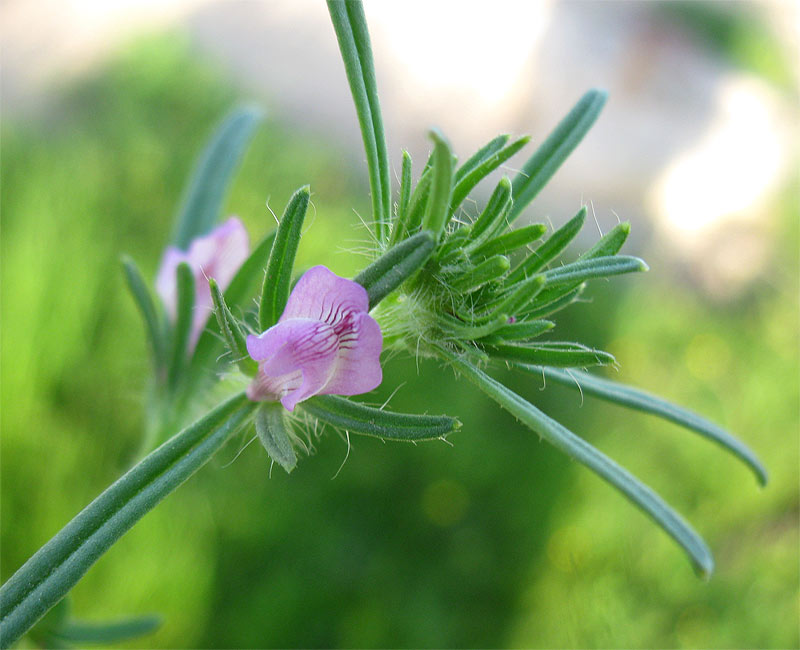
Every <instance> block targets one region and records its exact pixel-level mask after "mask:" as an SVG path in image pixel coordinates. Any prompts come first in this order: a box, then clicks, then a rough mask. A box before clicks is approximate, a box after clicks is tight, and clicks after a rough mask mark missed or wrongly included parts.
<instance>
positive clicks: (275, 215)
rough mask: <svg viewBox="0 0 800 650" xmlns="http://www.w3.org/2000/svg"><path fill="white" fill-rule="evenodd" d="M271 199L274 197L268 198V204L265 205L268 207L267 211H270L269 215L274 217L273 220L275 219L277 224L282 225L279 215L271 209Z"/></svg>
mask: <svg viewBox="0 0 800 650" xmlns="http://www.w3.org/2000/svg"><path fill="white" fill-rule="evenodd" d="M271 198H272V195H271V194H270V195H269V196H268V197H267V202H266V204H265V205H266V206H267V210H269V213H270V214H271V215H272V218H273V219H275V223H277V224H280V222H281V220H280V219H278V215H277V214H275V212H274V210H273V209H272V208H271V207H269V200H270V199H271Z"/></svg>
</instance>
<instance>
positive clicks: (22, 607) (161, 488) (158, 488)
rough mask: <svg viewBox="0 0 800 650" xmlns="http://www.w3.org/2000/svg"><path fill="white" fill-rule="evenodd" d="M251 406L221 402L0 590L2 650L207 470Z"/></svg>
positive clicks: (240, 400)
mask: <svg viewBox="0 0 800 650" xmlns="http://www.w3.org/2000/svg"><path fill="white" fill-rule="evenodd" d="M255 406H256V405H255V403H253V402H250V401H249V400H248V399H247V397H245V395H244V393H239V394H238V395H235V396H234V397H231V398H230V399H228V400H227V401H225V402H223V403H222V404H220V405H219V406H217V407H216V408H214V409H213V410H212V411H210V412H209V413H208V414H207V415H205V416H204V417H203V418H201V419H200V420H198V421H197V422H195V423H194V424H192V425H190V426H188V427H186V428H185V429H184V430H183V431H181V432H180V433H178V434H176V435H175V436H173V437H172V438H170V439H169V440H168V441H167V442H165V443H164V444H162V445H161V446H160V447H158V448H157V449H156V450H155V451H153V452H151V453H150V454H148V455H147V456H146V457H145V458H143V459H142V460H141V461H140V462H139V463H137V464H136V465H135V466H134V467H132V468H131V469H130V470H128V472H127V473H126V474H125V475H124V476H122V477H121V478H119V479H118V480H117V481H115V482H114V483H113V484H112V485H111V486H110V487H108V488H107V489H106V490H105V491H104V492H103V493H102V494H101V495H100V496H98V497H97V498H96V499H95V500H94V501H92V503H90V504H89V505H88V506H86V508H84V509H83V510H82V511H81V512H80V513H79V514H78V515H77V516H75V517H74V518H73V519H72V521H70V522H69V523H68V524H67V525H66V526H64V528H62V529H61V531H60V532H58V533H57V534H56V535H55V537H53V538H52V539H51V540H50V541H49V542H47V543H46V544H45V545H44V546H42V547H41V548H40V549H39V550H38V551H37V552H36V554H35V555H34V556H33V557H32V558H31V559H29V560H28V561H27V562H26V563H25V564H24V565H22V567H21V568H20V569H18V570H17V572H16V573H15V574H14V575H13V576H11V578H9V579H8V581H7V582H6V583H5V584H4V585H3V586H2V587H0V647H2V648H6V647H8V646H10V645H11V644H12V643H13V642H14V641H16V640H17V639H18V638H19V637H20V636H22V635H23V634H24V633H25V632H26V631H27V630H29V629H30V627H31V626H32V625H33V624H34V623H36V621H37V620H39V618H41V617H42V616H43V615H44V614H45V613H46V612H47V611H48V610H49V609H50V608H51V607H53V605H55V604H56V603H57V602H58V601H59V600H61V599H62V598H63V597H64V596H65V595H66V594H67V592H68V591H69V590H70V589H72V587H74V586H75V584H76V583H77V582H78V580H80V579H81V577H82V576H83V575H84V573H86V571H88V570H89V568H90V567H91V566H92V565H93V564H94V563H95V562H96V561H97V560H98V559H99V558H100V557H101V556H102V555H103V554H104V553H105V552H106V551H107V550H108V549H109V548H111V546H112V545H113V544H114V543H115V542H116V541H117V540H118V539H119V538H120V537H122V535H124V534H125V533H126V532H127V531H128V530H129V529H130V528H131V526H133V525H134V524H135V523H136V522H137V521H139V519H141V518H142V517H143V516H144V515H145V514H147V513H148V512H149V511H150V510H152V509H153V508H154V507H155V506H156V505H157V504H158V503H159V502H160V501H161V500H162V499H163V498H164V497H165V496H167V495H168V494H169V493H171V492H172V491H173V490H175V489H176V488H177V487H178V486H179V485H181V484H182V483H183V482H184V481H185V480H186V479H187V478H189V477H190V476H191V475H192V474H194V473H195V472H196V471H197V470H198V469H200V467H202V466H203V465H205V464H206V462H208V461H209V460H210V459H211V457H212V456H213V455H214V454H215V453H216V452H217V451H218V450H219V449H220V448H221V447H222V446H223V445H224V444H225V442H227V441H228V440H229V439H230V437H231V436H232V435H233V434H235V433H236V432H237V431H238V430H239V429H240V428H241V426H242V425H243V424H244V422H245V421H246V420H247V418H248V417H249V416H250V414H251V413H252V411H253V410H254V409H255Z"/></svg>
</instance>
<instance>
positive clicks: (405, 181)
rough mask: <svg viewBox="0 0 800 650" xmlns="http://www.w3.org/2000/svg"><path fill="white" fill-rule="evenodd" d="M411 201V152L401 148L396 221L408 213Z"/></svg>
mask: <svg viewBox="0 0 800 650" xmlns="http://www.w3.org/2000/svg"><path fill="white" fill-rule="evenodd" d="M410 201H411V154H410V153H408V151H406V150H403V168H402V171H401V173H400V200H399V202H398V204H397V218H398V221H400V220H402V219H403V217H405V216H406V214H407V213H408V204H409V202H410Z"/></svg>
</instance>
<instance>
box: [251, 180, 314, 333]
mask: <svg viewBox="0 0 800 650" xmlns="http://www.w3.org/2000/svg"><path fill="white" fill-rule="evenodd" d="M310 195H311V192H310V189H309V187H308V185H306V186H304V187H301V188H300V189H299V190H297V191H296V192H295V193H294V194H293V195H292V198H291V199H289V203H288V205H287V206H286V210H285V211H284V213H283V216H282V217H281V222H280V224H279V225H278V232H277V233H276V235H275V241H274V242H273V244H272V251H271V252H270V254H269V262H267V272H266V275H265V276H264V286H263V288H262V290H261V304H260V307H259V310H258V321H259V324H260V325H261V329H262V331H263V330H268V329H269V328H270V327H272V326H273V325H274V324H275V323H277V322H278V319H279V318H280V317H281V314H282V313H283V310H284V308H285V307H286V301H287V300H288V299H289V288H290V287H291V284H292V271H293V269H294V258H295V255H296V254H297V247H298V245H299V244H300V236H301V235H302V233H303V221H304V220H305V218H306V211H307V210H308V200H309V197H310Z"/></svg>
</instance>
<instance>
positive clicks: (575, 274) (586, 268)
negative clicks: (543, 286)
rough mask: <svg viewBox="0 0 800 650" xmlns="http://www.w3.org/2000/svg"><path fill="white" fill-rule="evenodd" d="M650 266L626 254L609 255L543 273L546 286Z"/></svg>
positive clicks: (641, 269) (617, 273)
mask: <svg viewBox="0 0 800 650" xmlns="http://www.w3.org/2000/svg"><path fill="white" fill-rule="evenodd" d="M649 270H650V267H648V266H647V264H645V262H644V260H641V259H639V258H638V257H630V256H628V255H610V256H607V257H595V258H593V259H584V260H580V261H578V262H572V263H571V264H565V265H564V266H559V267H558V268H555V269H550V270H549V271H546V272H545V273H544V277H545V279H546V280H547V286H548V287H549V286H553V285H558V284H568V283H572V284H575V283H580V282H584V281H585V280H592V279H594V278H607V277H610V276H613V275H622V274H623V273H635V272H639V271H649Z"/></svg>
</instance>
